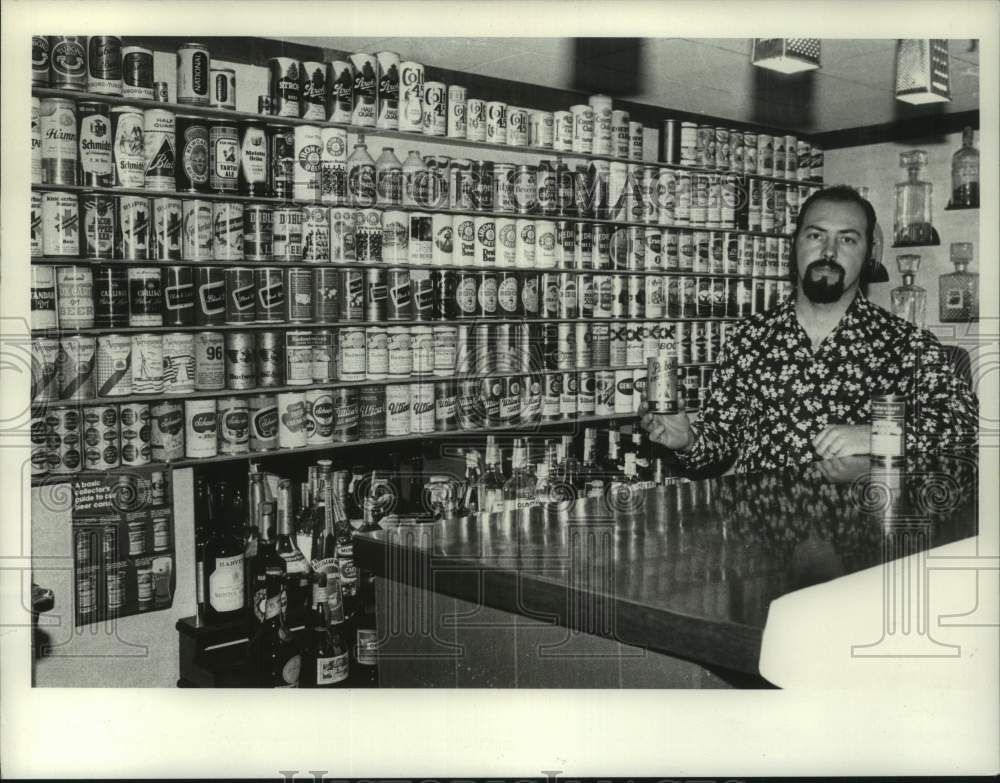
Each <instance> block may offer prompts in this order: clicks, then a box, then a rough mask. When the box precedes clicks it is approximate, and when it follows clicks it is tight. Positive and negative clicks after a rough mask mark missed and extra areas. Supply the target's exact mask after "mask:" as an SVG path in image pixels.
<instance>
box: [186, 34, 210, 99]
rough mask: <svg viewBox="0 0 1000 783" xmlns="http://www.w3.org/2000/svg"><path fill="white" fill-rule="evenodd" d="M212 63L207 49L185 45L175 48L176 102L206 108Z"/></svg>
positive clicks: (191, 44) (189, 44)
mask: <svg viewBox="0 0 1000 783" xmlns="http://www.w3.org/2000/svg"><path fill="white" fill-rule="evenodd" d="M211 77H212V63H211V59H210V57H209V53H208V47H207V46H205V45H204V44H200V43H185V44H181V45H180V46H178V47H177V102H178V103H186V104H190V105H192V106H208V104H209V93H210V90H211Z"/></svg>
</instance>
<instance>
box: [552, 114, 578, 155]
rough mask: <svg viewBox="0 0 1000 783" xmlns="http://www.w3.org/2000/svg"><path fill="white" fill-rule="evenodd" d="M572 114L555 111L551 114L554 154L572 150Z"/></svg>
mask: <svg viewBox="0 0 1000 783" xmlns="http://www.w3.org/2000/svg"><path fill="white" fill-rule="evenodd" d="M573 125H574V119H573V113H572V112H568V111H556V112H553V113H552V148H553V149H554V150H555V151H556V152H570V151H572V149H573Z"/></svg>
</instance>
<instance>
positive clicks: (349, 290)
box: [339, 269, 365, 321]
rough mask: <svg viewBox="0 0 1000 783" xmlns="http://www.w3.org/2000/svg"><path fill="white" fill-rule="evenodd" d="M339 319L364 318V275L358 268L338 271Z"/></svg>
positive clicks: (358, 319) (357, 319) (354, 319)
mask: <svg viewBox="0 0 1000 783" xmlns="http://www.w3.org/2000/svg"><path fill="white" fill-rule="evenodd" d="M339 298H340V320H342V321H361V320H364V318H365V275H364V272H362V271H361V270H360V269H344V270H342V271H341V273H340V297H339Z"/></svg>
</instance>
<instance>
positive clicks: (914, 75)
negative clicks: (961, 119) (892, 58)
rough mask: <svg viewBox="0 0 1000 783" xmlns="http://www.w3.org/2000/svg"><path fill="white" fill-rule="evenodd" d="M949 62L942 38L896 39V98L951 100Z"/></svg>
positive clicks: (919, 101) (920, 100)
mask: <svg viewBox="0 0 1000 783" xmlns="http://www.w3.org/2000/svg"><path fill="white" fill-rule="evenodd" d="M950 71H951V65H950V61H949V59H948V41H947V40H945V39H944V38H901V39H900V40H898V41H897V42H896V99H897V100H900V101H904V102H905V103H912V104H916V105H920V104H924V103H943V102H945V101H950V100H951V76H950Z"/></svg>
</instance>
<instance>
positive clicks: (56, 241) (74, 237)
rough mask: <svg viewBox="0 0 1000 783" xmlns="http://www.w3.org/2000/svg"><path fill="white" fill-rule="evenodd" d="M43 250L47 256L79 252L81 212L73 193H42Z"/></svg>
mask: <svg viewBox="0 0 1000 783" xmlns="http://www.w3.org/2000/svg"><path fill="white" fill-rule="evenodd" d="M42 251H43V253H44V254H45V255H47V256H76V255H78V254H79V252H80V212H79V207H78V204H77V198H76V196H74V195H73V194H71V193H57V192H52V193H43V194H42Z"/></svg>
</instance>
